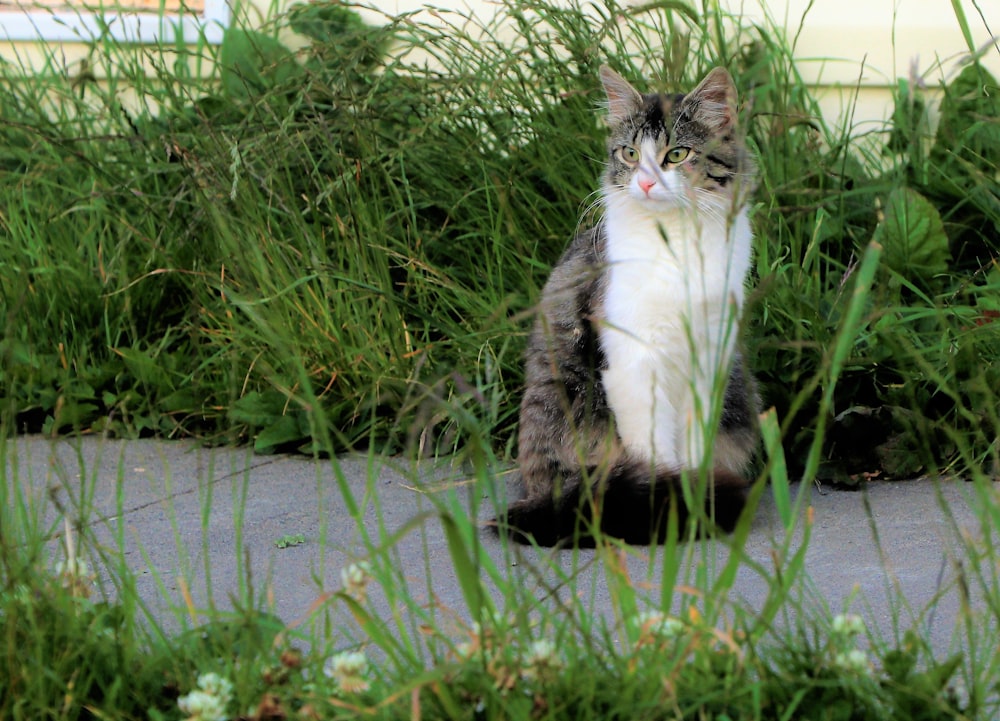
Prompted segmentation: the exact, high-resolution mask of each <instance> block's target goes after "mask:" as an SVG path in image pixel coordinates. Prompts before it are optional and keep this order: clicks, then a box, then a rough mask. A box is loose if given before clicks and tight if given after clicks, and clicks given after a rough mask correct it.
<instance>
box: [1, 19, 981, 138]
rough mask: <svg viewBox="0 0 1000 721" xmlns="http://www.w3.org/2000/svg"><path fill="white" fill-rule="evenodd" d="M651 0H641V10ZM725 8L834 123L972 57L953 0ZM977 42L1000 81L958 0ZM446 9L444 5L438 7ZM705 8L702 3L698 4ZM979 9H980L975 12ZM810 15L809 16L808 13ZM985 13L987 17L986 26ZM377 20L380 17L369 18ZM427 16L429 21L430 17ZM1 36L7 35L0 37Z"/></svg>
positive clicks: (77, 53) (36, 55)
mask: <svg viewBox="0 0 1000 721" xmlns="http://www.w3.org/2000/svg"><path fill="white" fill-rule="evenodd" d="M644 1H645V0H635V2H636V3H637V4H641V3H642V2H644ZM718 1H719V2H720V3H721V4H722V6H723V7H724V8H726V9H727V10H728V11H729V12H731V13H733V14H735V15H742V16H744V17H745V18H746V19H747V20H748V21H757V22H761V23H764V24H769V23H770V22H776V23H778V24H779V25H784V26H785V27H786V28H787V33H788V36H789V38H791V37H794V36H796V35H797V38H798V39H797V41H796V45H795V55H796V58H797V59H798V67H799V69H800V72H801V73H802V74H803V76H804V77H805V78H806V79H807V80H808V81H809V82H811V83H813V84H814V85H815V86H816V87H817V90H818V93H819V95H820V97H821V99H822V103H823V108H824V113H825V115H826V116H827V119H828V120H830V121H831V122H837V121H838V120H842V119H845V118H847V117H848V115H849V114H851V112H852V108H853V118H852V124H855V125H856V124H858V123H862V124H863V123H864V122H865V121H868V122H872V123H876V122H878V121H880V120H882V119H884V118H886V117H887V115H888V113H889V112H890V110H891V106H890V102H891V101H890V96H889V93H888V88H889V87H890V86H891V85H892V84H894V82H895V78H897V77H907V76H909V75H911V73H912V72H914V71H915V72H916V74H917V75H919V76H920V77H921V78H923V80H924V81H925V82H926V83H927V85H928V86H929V87H931V88H933V87H936V86H937V85H938V84H939V83H940V81H941V79H942V78H948V77H952V76H953V75H954V74H955V73H957V71H958V69H959V67H960V66H959V61H960V60H961V58H962V57H964V56H965V55H966V54H967V53H968V49H967V46H966V43H965V40H964V39H963V37H962V33H961V30H960V28H959V24H958V22H957V21H956V19H955V14H954V10H953V9H952V3H951V0H814V2H813V3H812V7H811V8H809V4H810V3H809V0H718ZM425 2H426V0H377V1H376V2H374V3H373V4H374V6H376V7H377V8H378V9H379V11H381V12H383V13H386V14H395V13H399V12H407V11H413V10H419V9H420V8H422V7H423V6H424V5H425ZM960 2H961V5H962V7H963V8H964V10H965V13H966V16H967V18H968V23H969V27H970V30H971V31H972V35H973V40H974V44H975V45H976V46H977V47H987V50H986V52H985V53H984V56H983V57H984V61H985V63H986V65H987V66H988V67H989V68H990V70H991V71H992V72H993V74H994V75H995V76H997V77H1000V49H997V48H996V47H989V45H988V41H989V40H990V36H989V33H988V31H987V29H986V27H987V26H988V27H990V28H992V29H993V30H994V32H1000V0H975V4H974V2H973V0H960ZM434 4H436V5H437V7H445V6H446V3H434ZM271 5H272V3H271V0H250V2H249V6H248V9H249V12H248V15H249V16H250V17H265V16H266V15H267V10H268V8H270V7H271ZM692 5H694V6H696V7H697V6H699V5H700V2H697V1H692ZM977 6H978V9H977ZM450 7H453V8H454V9H456V10H460V9H464V10H465V11H466V12H474V13H476V14H477V15H479V16H480V17H481V18H486V17H489V16H490V15H491V14H492V13H494V12H495V11H496V8H497V4H496V3H494V2H492V0H467V1H466V2H462V3H453V4H451V5H450ZM807 8H809V9H808V13H806V9H807ZM980 13H982V15H983V16H984V17H985V23H984V20H983V18H982V17H980ZM368 16H369V18H370V19H371V20H372V21H378V20H379V19H380V16H379V13H369V14H368ZM432 17H433V15H432V14H431V13H423V14H422V18H423V19H431V18H432ZM0 35H2V33H0ZM15 54H16V56H17V57H18V58H19V60H20V61H21V62H26V63H28V64H29V65H31V64H34V65H35V66H36V67H39V62H40V59H41V58H42V55H43V54H42V53H40V52H39V51H38V47H37V46H36V45H34V44H32V43H16V44H14V45H11V44H10V43H3V42H0V57H3V58H5V59H12V58H13V57H14V56H15ZM83 54H84V51H83V48H82V47H81V46H79V45H74V44H72V43H65V44H62V45H61V46H60V47H59V49H58V52H57V53H55V54H54V55H53V54H49V57H50V58H52V57H55V58H57V59H58V61H59V62H62V63H65V64H67V66H69V67H72V66H73V65H74V64H75V63H77V62H78V61H79V59H80V57H82V56H83Z"/></svg>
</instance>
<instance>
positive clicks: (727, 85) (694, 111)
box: [684, 67, 737, 132]
mask: <svg viewBox="0 0 1000 721" xmlns="http://www.w3.org/2000/svg"><path fill="white" fill-rule="evenodd" d="M684 104H685V105H686V106H688V108H689V111H690V113H691V115H692V117H693V118H694V119H696V120H698V121H699V122H701V123H702V124H704V125H706V126H708V127H709V128H710V129H711V130H712V131H714V132H722V131H723V130H725V129H726V128H728V127H730V126H731V125H733V124H735V122H736V106H737V98H736V83H734V82H733V76H732V75H730V74H729V71H728V70H726V69H725V68H721V67H720V68H715V69H714V70H712V72H710V73H709V74H708V75H706V76H705V79H704V80H702V81H701V83H699V85H698V87H696V88H695V89H694V90H692V91H691V92H690V93H688V94H687V95H685V96H684Z"/></svg>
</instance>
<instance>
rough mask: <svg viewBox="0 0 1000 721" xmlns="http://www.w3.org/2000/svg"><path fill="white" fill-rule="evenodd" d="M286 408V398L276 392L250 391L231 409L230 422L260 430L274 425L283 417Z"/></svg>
mask: <svg viewBox="0 0 1000 721" xmlns="http://www.w3.org/2000/svg"><path fill="white" fill-rule="evenodd" d="M284 408H285V397H284V396H283V395H281V394H280V393H278V392H276V391H266V392H264V393H259V392H257V391H250V392H249V393H247V394H246V395H245V396H243V397H242V398H240V399H239V400H237V401H236V402H235V403H233V405H232V407H231V408H230V409H229V414H228V415H229V420H231V421H233V422H234V423H246V424H247V425H249V426H256V427H258V428H262V427H266V426H269V425H271V424H272V423H274V421H275V419H276V418H278V417H280V416H281V415H282V412H283V411H284Z"/></svg>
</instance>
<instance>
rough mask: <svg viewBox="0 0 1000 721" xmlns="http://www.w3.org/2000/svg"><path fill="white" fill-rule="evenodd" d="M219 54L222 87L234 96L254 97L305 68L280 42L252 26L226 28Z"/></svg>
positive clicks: (300, 72) (298, 73)
mask: <svg viewBox="0 0 1000 721" xmlns="http://www.w3.org/2000/svg"><path fill="white" fill-rule="evenodd" d="M219 58H220V61H221V68H222V87H223V89H224V90H225V91H226V94H227V95H229V96H230V97H234V98H241V99H247V98H250V97H253V96H255V95H257V94H258V93H262V92H264V91H266V90H267V89H269V88H272V87H274V86H276V85H279V84H282V83H285V82H287V81H289V80H290V79H292V78H294V77H296V76H297V75H300V74H302V72H303V69H302V66H300V65H299V64H298V63H296V62H295V58H294V56H293V55H292V53H291V51H290V50H289V49H288V48H286V47H285V46H284V45H283V44H282V43H281V42H279V41H278V40H277V39H275V38H273V37H271V36H270V35H265V34H264V33H260V32H255V31H252V30H240V29H236V28H230V29H229V30H227V31H226V35H225V37H224V38H223V39H222V47H221V48H220V50H219Z"/></svg>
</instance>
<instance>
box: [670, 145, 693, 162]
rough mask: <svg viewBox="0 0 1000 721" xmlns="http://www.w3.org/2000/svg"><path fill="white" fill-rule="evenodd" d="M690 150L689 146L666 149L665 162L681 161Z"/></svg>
mask: <svg viewBox="0 0 1000 721" xmlns="http://www.w3.org/2000/svg"><path fill="white" fill-rule="evenodd" d="M690 152H691V148H681V147H677V148H671V149H670V150H668V151H667V158H666V160H667V162H668V163H681V162H683V161H684V159H685V158H687V156H688V154H689V153H690Z"/></svg>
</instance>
